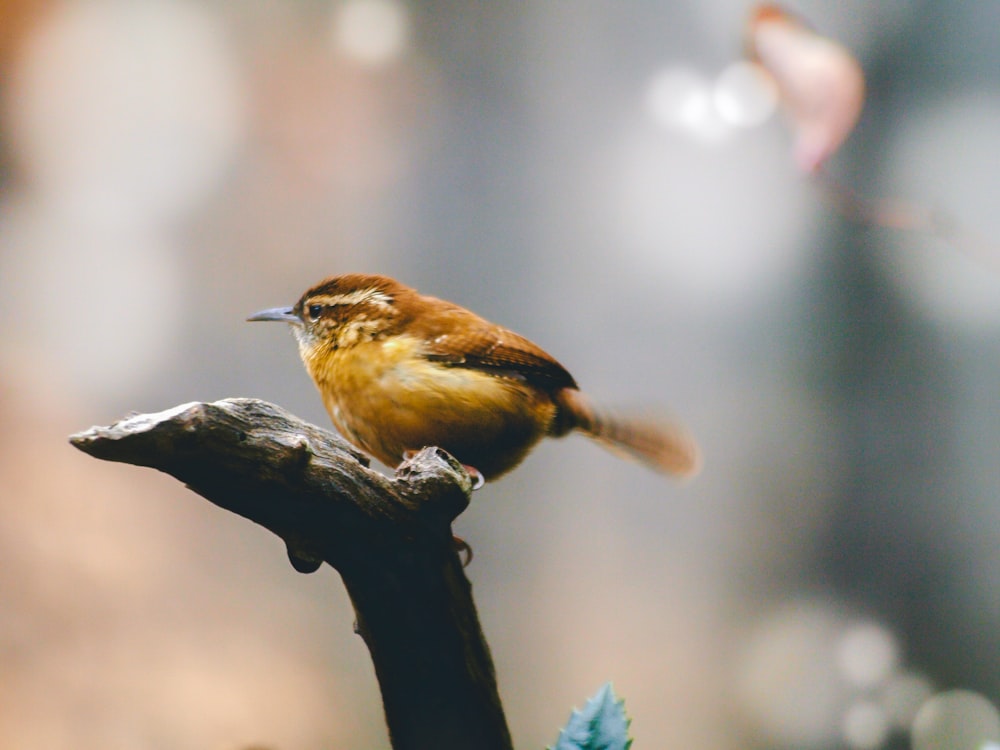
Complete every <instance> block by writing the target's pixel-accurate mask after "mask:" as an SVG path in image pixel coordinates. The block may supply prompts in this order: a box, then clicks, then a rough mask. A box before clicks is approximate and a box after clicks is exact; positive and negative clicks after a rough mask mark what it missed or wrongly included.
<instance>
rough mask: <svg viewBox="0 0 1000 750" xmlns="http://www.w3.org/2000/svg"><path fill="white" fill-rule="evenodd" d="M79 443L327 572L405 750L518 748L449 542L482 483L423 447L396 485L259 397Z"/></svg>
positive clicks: (188, 407)
mask: <svg viewBox="0 0 1000 750" xmlns="http://www.w3.org/2000/svg"><path fill="white" fill-rule="evenodd" d="M70 442H71V443H72V444H73V445H75V446H76V447H77V448H79V449H80V450H82V451H84V452H85V453H88V454H90V455H91V456H94V457H96V458H101V459H105V460H108V461H123V462H125V463H131V464H137V465H139V466H149V467H152V468H155V469H159V470H160V471H164V472H166V473H168V474H171V475H172V476H174V477H176V478H177V479H179V480H180V481H182V482H184V483H185V484H186V485H187V486H188V487H189V488H190V489H192V490H194V491H195V492H197V493H198V494H199V495H202V496H203V497H205V498H206V499H208V500H209V501H211V502H213V503H215V504H216V505H218V506H219V507H222V508H225V509H227V510H230V511H233V512H234V513H238V514H239V515H241V516H244V517H245V518H248V519H250V520H251V521H254V522H256V523H258V524H260V525H261V526H264V527H265V528H267V529H270V530H271V531H273V532H274V533H275V534H277V535H278V536H279V537H281V538H282V539H283V540H284V541H285V544H286V545H287V547H288V553H289V558H290V559H291V560H292V563H293V565H295V567H296V568H297V569H298V570H301V571H303V572H312V571H313V570H316V569H317V568H318V567H319V566H320V564H321V563H322V562H324V561H325V562H328V563H329V564H330V565H332V566H333V567H334V568H336V569H337V571H338V572H339V573H340V575H341V578H342V579H343V581H344V585H345V586H346V587H347V591H348V593H349V594H350V597H351V601H352V602H353V603H354V610H355V613H356V615H357V624H356V630H357V632H358V633H359V634H360V635H361V637H362V638H363V639H364V641H365V643H366V644H367V645H368V649H369V651H370V652H371V655H372V661H373V662H374V664H375V673H376V675H377V677H378V681H379V686H380V688H381V691H382V700H383V703H384V706H385V714H386V721H387V723H388V725H389V735H390V737H391V739H392V745H393V748H395V750H416V749H418V748H419V749H425V748H426V749H430V748H434V750H450V749H451V748H455V749H456V750H458V749H460V750H467V749H468V748H477V749H480V750H494V749H495V750H510V749H511V747H512V745H511V739H510V733H509V731H508V729H507V724H506V721H505V719H504V715H503V709H502V707H501V705H500V698H499V695H498V693H497V686H496V676H495V673H494V669H493V661H492V658H491V656H490V652H489V647H488V646H487V644H486V641H485V639H484V637H483V633H482V629H481V628H480V625H479V620H478V617H477V615H476V609H475V605H474V603H473V600H472V592H471V587H470V585H469V581H468V579H467V578H466V577H465V575H464V573H463V571H462V567H461V563H460V562H459V559H458V555H457V553H456V551H455V547H454V543H453V538H452V535H451V522H452V521H453V520H454V519H455V517H456V516H458V514H459V513H461V512H462V511H463V510H464V509H465V508H466V507H467V505H468V502H469V491H470V489H471V480H470V479H469V476H468V475H467V474H466V473H465V471H464V469H463V468H462V467H461V465H460V464H459V463H458V462H457V461H456V460H455V459H454V458H452V457H451V456H449V455H448V454H447V453H445V452H444V451H442V450H439V449H436V448H425V449H424V450H423V451H421V452H420V453H419V454H417V455H416V456H415V457H414V458H413V459H411V460H409V461H407V462H405V463H404V464H403V465H402V466H401V467H400V468H399V469H397V471H396V475H395V477H394V478H393V479H389V478H387V477H385V476H383V475H381V474H379V473H378V472H375V471H373V470H371V469H369V468H368V459H367V458H366V457H365V456H363V455H361V454H359V453H357V452H356V451H354V450H353V449H352V448H351V447H350V446H348V445H347V444H346V443H345V442H344V441H343V440H341V439H340V438H339V437H337V436H335V435H333V434H332V433H330V432H327V431H325V430H321V429H319V428H318V427H315V426H313V425H310V424H307V423H305V422H303V421H301V420H299V419H298V418H296V417H294V416H292V415H290V414H288V413H287V412H285V411H284V410H282V409H280V408H278V407H276V406H274V405H272V404H268V403H265V402H263V401H257V400H255V399H226V400H223V401H217V402H215V403H211V404H206V403H191V404H183V405H181V406H177V407H175V408H173V409H169V410H167V411H164V412H160V413H158V414H141V415H137V416H133V417H130V418H128V419H125V420H123V421H121V422H118V423H117V424H114V425H111V426H110V427H92V428H91V429H89V430H86V431H85V432H81V433H78V434H76V435H73V436H72V437H71V438H70Z"/></svg>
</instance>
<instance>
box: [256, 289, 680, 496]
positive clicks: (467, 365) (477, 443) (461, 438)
mask: <svg viewBox="0 0 1000 750" xmlns="http://www.w3.org/2000/svg"><path fill="white" fill-rule="evenodd" d="M248 320H279V321H284V322H286V323H289V324H290V325H291V327H292V331H293V333H294V334H295V338H296V339H297V340H298V344H299V354H300V355H301V356H302V361H303V363H304V364H305V366H306V370H308V372H309V375H310V377H312V379H313V382H315V383H316V387H317V388H318V389H319V392H320V395H321V396H322V397H323V404H324V405H325V406H326V410H327V411H328V412H329V414H330V419H332V420H333V424H334V425H335V426H336V427H337V429H338V430H339V431H340V433H341V434H342V435H343V436H344V437H345V438H347V439H348V440H349V441H350V442H352V443H354V444H355V445H356V446H358V447H359V448H360V449H361V450H363V451H365V452H367V453H370V454H371V455H372V456H374V457H375V458H377V459H378V460H379V461H381V462H382V463H384V464H386V465H387V466H390V467H394V466H397V465H398V464H399V463H400V462H401V461H402V460H403V459H404V458H405V457H406V456H407V455H409V454H410V453H412V452H414V451H417V450H420V449H421V448H423V447H425V446H438V447H440V448H443V449H445V450H446V451H448V452H449V453H451V454H452V455H453V456H455V457H456V458H457V459H458V460H459V461H461V462H462V463H463V464H465V465H466V466H468V467H471V468H474V469H476V470H477V471H478V472H479V473H480V475H481V476H482V477H483V478H485V479H494V478H496V477H498V476H500V475H502V474H504V473H506V472H508V471H510V470H511V469H513V468H514V467H515V466H517V465H518V464H519V463H521V461H522V460H523V459H524V457H525V456H526V455H527V454H528V452H529V451H530V450H531V448H532V447H533V446H534V445H535V444H536V443H538V441H539V440H541V439H542V438H543V437H546V436H551V437H561V436H563V435H565V434H567V433H569V432H571V431H573V430H579V431H581V432H583V433H584V434H586V435H588V436H590V437H592V438H594V439H595V440H597V441H599V442H601V443H603V444H604V445H606V446H607V447H609V448H611V449H613V450H615V449H617V450H618V451H620V452H624V453H625V454H627V455H630V456H633V457H635V458H638V459H640V460H641V461H643V462H644V463H646V464H647V465H649V466H651V467H652V468H654V469H657V470H659V471H663V472H666V473H669V474H674V475H678V476H684V475H690V474H693V473H694V472H695V471H696V470H697V468H698V465H699V457H698V450H697V447H696V445H695V444H694V442H693V441H692V440H691V438H690V437H689V436H688V434H687V433H686V432H685V431H684V430H682V429H680V428H679V427H675V426H669V425H664V424H660V423H658V422H655V421H652V420H644V419H634V418H623V417H619V416H616V415H613V414H612V413H610V412H607V411H602V410H600V409H597V408H596V407H594V406H593V405H592V404H591V403H590V402H589V401H588V400H587V398H586V397H585V396H584V395H583V394H582V393H581V392H580V390H579V389H578V388H577V385H576V381H575V380H573V377H572V376H571V375H570V374H569V373H568V372H567V371H566V369H565V368H564V367H563V366H562V365H560V364H559V363H558V362H557V361H556V360H555V359H553V358H552V357H551V356H549V355H548V354H546V353H545V352H544V351H542V349H540V348H539V347H538V346H536V345H535V344H533V343H531V342H530V341H528V339H526V338H524V337H523V336H519V335H518V334H516V333H514V332H513V331H509V330H507V329H506V328H503V327H501V326H498V325H496V324H495V323H490V322H489V321H486V320H484V319H482V318H480V317H479V316H478V315H476V314H475V313H472V312H470V311H469V310H466V309H465V308H463V307H459V306H458V305H455V304H452V303H451V302H446V301H444V300H440V299H436V298H434V297H428V296H425V295H422V294H420V293H418V292H417V291H416V290H415V289H411V288H410V287H408V286H404V285H403V284H400V283H399V282H398V281H394V280H393V279H390V278H387V277H385V276H369V275H362V274H347V275H344V276H334V277H331V278H328V279H325V280H324V281H321V282H320V283H319V284H317V285H316V286H314V287H313V288H311V289H310V290H309V291H307V292H306V293H305V294H303V295H302V297H301V298H300V299H299V301H298V302H297V303H296V304H295V306H294V307H278V308H273V309H270V310H262V311H261V312H258V313H256V314H254V315H252V316H250V318H248Z"/></svg>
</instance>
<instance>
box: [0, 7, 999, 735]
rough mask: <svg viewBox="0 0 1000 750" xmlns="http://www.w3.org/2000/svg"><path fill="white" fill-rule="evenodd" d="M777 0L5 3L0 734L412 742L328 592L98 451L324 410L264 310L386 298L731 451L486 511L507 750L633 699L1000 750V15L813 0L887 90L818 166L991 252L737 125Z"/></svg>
mask: <svg viewBox="0 0 1000 750" xmlns="http://www.w3.org/2000/svg"><path fill="white" fill-rule="evenodd" d="M750 8H751V4H750V3H749V2H746V1H745V0H676V1H675V2H658V3H649V2H641V3H640V2H626V3H619V2H611V0H595V1H592V2H585V3H550V2H529V3H467V2H448V1H446V0H445V1H440V2H437V1H433V0H431V1H426V2H408V1H407V0H336V1H333V0H308V1H306V0H285V1H284V2H281V1H279V2H262V1H260V0H256V1H247V2H242V3H228V2H222V1H221V0H183V1H176V0H169V1H168V0H141V1H140V2H136V1H135V0H95V1H88V0H76V1H73V2H69V1H62V0H0V154H2V156H0V320H2V321H3V325H2V328H0V514H2V515H0V602H2V608H0V745H3V746H4V747H24V748H27V747H30V748H63V747H74V748H76V749H77V750H87V749H88V748H102V749H103V750H107V749H115V748H222V749H230V748H232V749H233V750H236V749H238V748H246V747H250V746H260V747H268V748H276V749H281V750H286V749H287V750H292V749H293V748H340V747H354V748H387V747H388V739H387V736H386V732H385V729H384V723H383V718H382V709H381V703H380V700H379V695H378V688H377V684H376V682H375V678H374V674H373V671H372V668H371V664H370V662H369V659H368V655H367V652H366V650H365V647H364V644H363V643H362V642H361V640H360V639H359V638H358V637H357V636H355V635H354V634H353V632H352V627H351V626H352V620H353V613H352V610H351V607H350V603H349V601H348V599H347V597H346V594H345V593H344V591H343V588H342V585H341V583H340V581H339V579H338V578H337V576H336V573H335V572H334V571H332V570H330V569H329V568H328V567H327V568H324V569H323V570H322V571H321V572H319V573H317V574H316V575H312V576H302V575H298V574H296V573H295V572H294V571H293V570H292V568H291V566H290V565H289V564H288V562H287V559H286V556H285V550H284V548H283V546H282V544H281V542H280V541H279V540H278V539H277V538H275V537H273V536H271V535H270V534H269V533H267V532H265V531H263V530H261V529H259V528H257V527H255V526H253V525H252V524H250V523H247V522H246V521H244V520H243V519H240V518H237V517H235V516H233V515H230V514H228V513H225V512H223V511H221V510H219V509H217V508H215V507H214V506H211V505H210V504H209V503H207V502H205V501H204V500H202V499H200V498H198V497H196V496H195V495H193V494H192V493H190V492H188V491H187V490H185V489H184V488H183V487H181V486H180V485H179V484H178V483H177V482H175V481H174V480H172V479H169V478H167V477H165V476H162V475H159V474H156V473H155V472H152V471H149V470H147V469H138V468H134V467H128V466H123V465H113V464H104V463H102V462H98V461H95V460H93V459H91V458H88V457H86V456H84V455H83V454H81V453H78V452H77V451H75V450H74V449H72V448H71V447H70V446H69V445H68V443H67V440H66V438H67V435H68V434H70V433H72V432H76V431H79V430H82V429H85V428H86V427H88V426H90V425H91V424H95V423H96V424H108V423H111V422H112V421H114V420H116V419H117V418H119V417H121V416H123V415H125V414H127V413H128V412H131V411H159V410H162V409H166V408H168V407H171V406H174V405H176V404H178V403H182V402H186V401H192V400H214V399H218V398H223V397H228V396H254V397H260V398H265V399H268V400H271V401H274V402H276V403H278V404H280V405H282V406H284V407H286V408H288V409H289V410H291V411H293V412H295V413H297V414H299V415H300V416H302V417H305V418H307V419H310V420H312V421H314V422H316V423H317V424H320V425H327V424H328V421H327V417H326V414H325V413H324V411H323V408H322V405H321V403H320V400H319V398H318V396H317V395H316V393H315V392H314V389H313V386H312V384H311V383H310V381H309V380H308V378H307V376H306V374H305V373H304V371H303V370H302V367H301V365H300V364H299V361H298V357H297V352H296V350H295V345H294V342H293V341H292V339H291V338H290V336H289V335H288V332H287V331H285V330H282V329H281V327H279V326H261V325H247V324H245V323H244V322H243V321H244V318H245V317H246V316H247V315H248V314H249V313H251V312H254V311H256V310H258V309H261V308H264V307H270V306H275V305H287V304H292V303H293V302H294V301H295V300H296V299H297V297H298V296H299V295H300V294H301V292H302V291H303V290H305V289H306V288H307V287H308V286H310V285H311V284H313V283H314V282H315V281H317V280H319V279H320V278H322V277H324V276H326V275H330V274H334V273H342V272H347V271H369V272H381V273H385V274H388V275H391V276H394V277H397V278H399V279H400V280H402V281H404V282H406V283H409V284H411V285H414V286H416V287H418V288H419V289H421V290H422V291H425V292H428V293H432V294H435V295H438V296H442V297H445V298H448V299H452V300H454V301H456V302H459V303H461V304H463V305H465V306H468V307H470V308H473V309H474V310H476V311H477V312H479V313H481V314H482V315H484V316H486V317H488V318H490V319H493V320H495V321H498V322H501V323H503V324H505V325H507V326H509V327H511V328H513V329H515V330H517V331H519V332H521V333H524V334H525V335H527V336H529V337H530V338H532V339H533V340H535V341H536V342H538V343H539V344H540V345H542V346H543V347H544V348H546V349H547V350H548V351H549V352H551V353H552V354H553V355H554V356H556V357H557V358H558V359H559V360H561V361H562V362H563V363H564V364H565V365H566V366H567V368H568V369H570V371H571V372H573V373H574V375H575V376H576V378H577V380H578V381H579V382H580V384H581V386H582V387H583V388H584V389H585V390H587V391H588V392H590V393H591V394H592V395H593V396H594V397H595V398H597V399H600V400H602V401H604V402H607V403H608V404H612V405H618V406H623V407H636V408H638V407H642V408H650V409H653V410H658V411H662V412H663V413H669V414H672V415H673V416H674V417H676V418H677V419H679V420H680V421H682V422H684V423H685V424H686V425H688V426H689V427H690V428H691V430H692V431H693V432H694V433H695V434H696V435H697V436H698V438H699V440H700V442H701V444H702V447H703V450H704V454H705V467H704V470H703V473H702V474H701V476H700V477H698V478H697V479H696V480H695V481H693V482H690V483H686V484H677V483H671V482H669V481H665V480H664V479H663V478H661V477H659V476H655V475H653V474H651V473H649V472H647V471H645V470H644V469H642V468H641V467H638V466H636V465H632V464H629V463H625V462H622V461H619V460H617V459H616V458H614V457H612V456H610V455H609V454H607V453H605V452H603V451H601V450H599V449H597V448H596V447H595V446H593V445H591V444H589V443H588V442H587V441H586V440H585V439H583V438H569V439H566V440H563V441H549V442H548V443H547V444H545V445H543V446H541V447H540V448H539V449H538V450H537V451H536V452H535V453H534V454H533V455H532V457H531V458H529V460H528V461H527V462H526V463H525V464H524V466H523V467H522V468H521V469H520V470H518V471H517V472H515V473H514V474H513V475H511V476H509V477H507V478H504V479H503V480H502V481H500V482H498V483H496V484H495V485H490V486H487V487H486V488H484V489H482V490H481V491H479V492H477V493H476V494H475V496H474V497H473V502H472V505H471V507H470V509H469V510H468V511H467V512H466V513H465V514H464V515H463V516H462V517H460V519H459V520H458V523H457V526H456V533H458V534H460V535H461V536H462V537H464V538H465V539H466V540H468V541H469V542H470V543H471V544H472V545H473V546H474V548H475V551H476V558H475V562H474V563H473V564H472V566H471V567H470V568H469V570H468V574H469V577H470V578H471V580H472V582H473V584H474V586H475V592H476V596H477V603H478V607H479V611H480V615H481V618H482V620H483V626H484V629H485V632H486V635H487V638H488V640H489V642H490V644H491V647H492V649H493V655H494V658H495V661H496V666H497V670H498V676H499V682H500V687H501V692H502V696H503V698H504V702H505V706H506V709H507V716H508V720H509V723H510V725H511V729H512V732H513V735H514V738H515V744H516V746H517V747H519V748H541V747H544V746H546V745H547V744H551V743H553V742H554V741H555V739H556V736H557V734H558V729H559V727H560V726H561V725H562V724H563V723H564V722H565V720H566V718H567V716H568V714H569V710H570V708H571V706H573V705H577V706H579V705H582V703H583V702H584V700H585V699H586V697H587V696H589V695H591V694H593V693H594V692H595V691H596V690H597V688H598V687H599V686H600V685H601V684H602V683H603V682H605V681H607V680H613V681H614V685H615V689H616V692H617V693H618V694H619V695H620V696H622V697H624V698H625V700H626V706H627V709H628V711H629V713H630V715H631V716H632V717H633V723H632V734H633V736H634V738H635V747H637V748H685V749H686V750H693V749H697V748H706V749H707V748H711V749H712V750H726V749H729V748H731V749H733V750H736V749H737V748H741V749H743V748H762V749H763V748H855V749H859V750H867V749H870V748H908V747H911V746H914V747H918V748H923V749H924V750H931V749H933V748H938V747H941V748H944V747H948V748H965V747H968V748H973V747H975V748H987V747H992V748H996V747H998V745H997V744H990V743H1000V715H998V714H997V710H996V708H995V706H996V704H997V703H998V702H1000V648H998V646H1000V475H998V471H997V467H998V465H1000V271H998V268H1000V251H998V248H1000V211H998V210H997V196H998V195H1000V146H998V144H997V133H998V132H1000V4H997V3H983V2H977V1H975V0H958V1H954V0H952V1H951V2H945V1H944V0H923V1H920V0H915V1H914V0H911V1H909V2H904V1H903V0H877V1H876V0H846V1H845V2H841V3H824V2H819V0H813V1H811V2H807V1H806V0H803V1H802V2H800V3H798V4H796V5H795V6H794V8H795V9H796V10H798V11H800V12H801V13H802V14H803V15H804V16H805V17H806V18H808V19H809V21H810V22H811V23H812V24H813V25H814V27H815V28H817V29H819V30H821V31H822V32H823V33H824V34H825V35H827V36H829V37H831V38H834V39H837V40H839V41H841V42H842V43H843V44H845V45H846V46H847V48H848V49H850V50H851V51H852V52H853V53H854V54H855V55H856V56H857V57H858V59H859V60H860V61H861V63H862V65H863V67H864V70H865V73H866V76H867V81H868V99H867V102H866V105H865V109H864V112H863V114H862V117H861V121H860V123H859V125H858V128H857V130H856V131H855V132H854V134H853V135H852V136H851V137H850V139H849V140H848V141H847V142H846V144H845V145H844V147H843V148H842V149H841V151H840V152H839V153H838V154H836V156H835V157H834V158H833V159H832V161H831V163H830V164H829V171H830V172H831V173H832V174H834V175H836V176H837V178H838V179H840V180H841V181H843V182H845V183H847V184H850V185H852V186H853V187H854V188H855V189H857V190H859V191H861V192H862V193H864V194H867V195H875V196H886V197H896V198H901V199H905V200H912V201H915V202H917V203H920V204H922V205H926V206H928V207H930V208H932V209H934V210H938V211H941V212H943V213H944V214H946V215H947V216H949V217H951V218H952V220H953V221H954V222H956V224H957V225H959V226H961V227H963V228H964V231H966V232H968V233H969V234H968V236H969V237H977V238H986V240H985V241H982V242H980V241H979V240H976V241H975V242H972V241H969V242H958V243H947V242H943V241H940V240H938V239H935V238H933V237H929V236H927V235H926V234H922V233H920V232H912V231H900V230H896V229H887V228H883V227H878V226H874V225H871V224H864V223H859V222H857V221H851V220H849V219H847V218H845V217H844V216H843V215H842V214H841V213H839V212H838V211H837V210H836V209H835V207H834V205H833V203H832V202H831V201H830V200H829V199H828V195H827V194H826V193H825V192H824V190H823V189H822V188H821V187H819V185H818V184H817V183H816V181H815V180H813V179H810V178H809V177H808V176H806V175H803V174H802V173H800V172H799V171H798V170H797V169H796V167H795V164H794V161H793V159H792V157H791V144H792V136H791V134H790V132H789V128H788V126H787V122H786V121H785V120H784V119H783V118H782V117H781V115H780V112H776V113H774V114H773V115H772V114H771V110H770V109H769V108H767V107H761V108H759V109H758V110H757V111H749V112H746V113H744V114H745V115H746V116H745V117H744V116H740V117H735V116H733V113H732V109H731V108H728V109H727V108H726V107H724V106H721V105H720V101H722V100H723V99H725V96H723V95H721V94H720V91H721V92H723V93H724V92H725V86H726V85H727V82H728V81H730V80H731V78H732V75H731V73H732V70H733V68H732V66H733V65H734V63H737V62H738V61H739V60H740V58H741V56H742V54H743V35H744V29H745V26H746V22H747V16H748V13H749V11H750ZM727 101H728V100H727Z"/></svg>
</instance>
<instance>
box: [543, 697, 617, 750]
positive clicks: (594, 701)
mask: <svg viewBox="0 0 1000 750" xmlns="http://www.w3.org/2000/svg"><path fill="white" fill-rule="evenodd" d="M631 723H632V720H631V719H629V718H628V717H627V716H626V715H625V701H621V700H617V699H616V698H615V691H614V690H612V688H611V683H610V682H607V683H605V684H604V686H603V687H602V688H601V689H600V690H598V691H597V695H595V696H594V697H593V698H591V699H590V700H589V701H587V705H586V706H584V707H583V709H582V710H580V711H577V710H574V711H573V713H572V714H571V715H570V717H569V721H568V722H567V723H566V726H565V728H564V729H563V730H562V731H561V732H560V733H559V739H558V740H557V741H556V744H555V747H551V748H549V750H628V749H629V748H630V747H631V746H632V740H631V739H629V736H628V726H629V724H631Z"/></svg>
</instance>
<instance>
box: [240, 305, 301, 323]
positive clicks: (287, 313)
mask: <svg viewBox="0 0 1000 750" xmlns="http://www.w3.org/2000/svg"><path fill="white" fill-rule="evenodd" d="M247 320H278V321H281V322H283V323H301V322H302V321H301V320H299V316H298V315H296V314H295V313H293V312H292V308H290V307H272V308H270V309H269V310H261V311H260V312H255V313H254V314H253V315H251V316H250V317H249V318H247Z"/></svg>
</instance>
